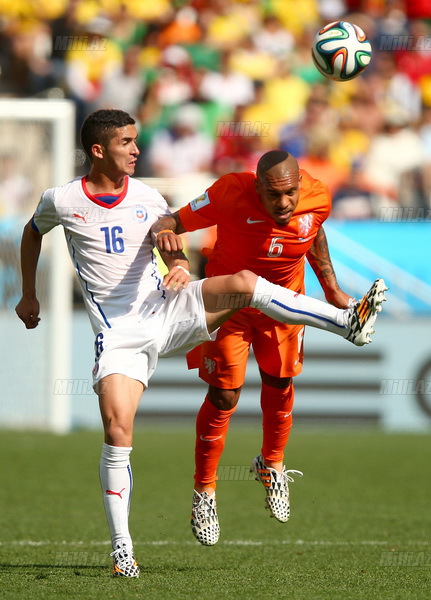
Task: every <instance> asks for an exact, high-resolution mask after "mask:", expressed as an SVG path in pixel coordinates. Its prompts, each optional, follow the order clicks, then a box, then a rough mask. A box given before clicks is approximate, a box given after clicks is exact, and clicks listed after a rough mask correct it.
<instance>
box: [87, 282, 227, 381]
mask: <svg viewBox="0 0 431 600" xmlns="http://www.w3.org/2000/svg"><path fill="white" fill-rule="evenodd" d="M202 283H203V281H202V280H199V281H192V282H191V283H190V284H189V285H188V286H187V288H185V289H183V290H180V291H179V292H176V291H172V290H166V291H165V294H166V299H164V300H163V301H162V302H161V303H160V305H159V306H158V307H157V310H156V311H155V312H154V314H151V315H150V316H149V317H145V318H143V319H141V320H136V321H135V320H133V321H131V320H130V319H126V318H125V319H124V321H120V323H118V321H117V323H116V324H115V326H114V327H112V328H110V329H104V330H103V331H101V332H100V333H98V334H97V335H96V340H95V349H96V363H95V365H94V369H93V385H94V386H95V385H96V384H97V383H98V382H99V381H100V380H101V379H102V378H103V377H106V376H107V375H111V374H112V373H121V374H123V375H126V376H127V377H130V378H132V379H137V380H138V381H141V382H142V383H143V384H144V386H145V387H148V380H149V379H150V377H151V375H152V374H153V373H154V371H155V369H156V365H157V360H158V357H159V356H160V357H168V356H173V355H174V354H179V353H180V352H183V351H187V350H190V349H191V348H194V347H195V346H198V345H199V344H201V343H202V342H205V341H208V340H212V339H214V338H215V336H216V334H217V332H216V331H215V332H214V333H212V334H210V333H208V329H207V325H206V318H205V306H204V302H203V298H202Z"/></svg>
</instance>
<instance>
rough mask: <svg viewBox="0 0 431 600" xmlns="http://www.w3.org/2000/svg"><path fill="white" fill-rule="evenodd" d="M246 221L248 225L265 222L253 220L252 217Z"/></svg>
mask: <svg viewBox="0 0 431 600" xmlns="http://www.w3.org/2000/svg"><path fill="white" fill-rule="evenodd" d="M247 223H248V224H249V225H252V224H253V223H265V221H255V220H254V219H251V218H250V217H249V218H248V219H247Z"/></svg>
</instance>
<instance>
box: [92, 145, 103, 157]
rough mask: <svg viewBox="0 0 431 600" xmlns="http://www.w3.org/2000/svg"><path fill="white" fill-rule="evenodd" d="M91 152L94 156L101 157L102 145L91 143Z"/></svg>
mask: <svg viewBox="0 0 431 600" xmlns="http://www.w3.org/2000/svg"><path fill="white" fill-rule="evenodd" d="M91 152H92V154H93V156H94V157H95V158H103V146H102V145H101V144H93V145H92V146H91Z"/></svg>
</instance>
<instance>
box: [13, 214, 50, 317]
mask: <svg viewBox="0 0 431 600" xmlns="http://www.w3.org/2000/svg"><path fill="white" fill-rule="evenodd" d="M42 237H43V236H42V235H41V234H40V233H38V232H37V231H35V229H33V227H32V225H31V221H29V222H28V223H27V224H26V226H25V227H24V231H23V234H22V239H21V276H22V297H21V300H20V301H19V302H18V304H17V305H16V308H15V312H16V314H17V315H18V317H19V318H20V319H21V321H22V322H23V323H24V325H25V326H26V327H27V329H34V328H35V327H37V326H38V324H39V321H40V318H39V311H40V306H39V301H38V299H37V296H36V271H37V264H38V261H39V255H40V250H41V247H42Z"/></svg>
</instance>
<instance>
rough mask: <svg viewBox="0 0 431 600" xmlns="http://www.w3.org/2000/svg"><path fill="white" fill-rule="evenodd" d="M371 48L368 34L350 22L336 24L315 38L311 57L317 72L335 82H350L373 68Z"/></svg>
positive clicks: (329, 26)
mask: <svg viewBox="0 0 431 600" xmlns="http://www.w3.org/2000/svg"><path fill="white" fill-rule="evenodd" d="M371 54H372V48H371V44H370V42H369V40H368V39H367V36H366V34H365V32H364V31H363V30H362V29H361V28H360V27H358V26H357V25H354V24H353V23H349V22H348V21H334V23H329V24H328V25H325V27H322V29H321V30H320V31H318V32H317V33H316V35H315V37H314V40H313V44H312V47H311V55H312V57H313V61H314V64H315V65H316V67H317V69H318V70H319V71H320V72H321V73H322V75H325V77H328V78H329V79H333V80H335V81H349V80H350V79H353V78H354V77H357V76H358V75H359V74H360V73H362V71H363V70H364V69H365V68H366V67H367V66H368V65H369V64H370V61H371Z"/></svg>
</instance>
